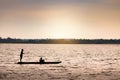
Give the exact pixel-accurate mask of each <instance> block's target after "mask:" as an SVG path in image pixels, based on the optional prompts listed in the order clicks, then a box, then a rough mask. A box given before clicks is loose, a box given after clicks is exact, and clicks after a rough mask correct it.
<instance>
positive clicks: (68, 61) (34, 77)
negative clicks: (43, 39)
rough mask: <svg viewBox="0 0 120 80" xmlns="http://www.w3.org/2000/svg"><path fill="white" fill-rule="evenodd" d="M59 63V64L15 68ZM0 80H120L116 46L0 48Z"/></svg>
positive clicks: (78, 45) (67, 45) (84, 45)
mask: <svg viewBox="0 0 120 80" xmlns="http://www.w3.org/2000/svg"><path fill="white" fill-rule="evenodd" d="M21 49H24V53H25V54H24V56H23V60H22V61H23V62H24V61H25V62H31V61H33V62H38V61H39V59H40V57H43V58H44V59H45V60H46V61H62V63H60V64H41V65H40V64H24V65H19V64H16V63H17V62H19V55H20V51H21ZM0 80H120V45H117V44H114V45H113V44H107V45H105V44H0Z"/></svg>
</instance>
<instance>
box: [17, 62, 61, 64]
mask: <svg viewBox="0 0 120 80" xmlns="http://www.w3.org/2000/svg"><path fill="white" fill-rule="evenodd" d="M59 63H61V61H55V62H18V63H17V64H59Z"/></svg>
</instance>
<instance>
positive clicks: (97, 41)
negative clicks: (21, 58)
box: [0, 37, 120, 44]
mask: <svg viewBox="0 0 120 80" xmlns="http://www.w3.org/2000/svg"><path fill="white" fill-rule="evenodd" d="M0 43H38V44H120V39H16V38H10V37H8V38H2V37H0Z"/></svg>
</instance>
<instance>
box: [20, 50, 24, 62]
mask: <svg viewBox="0 0 120 80" xmlns="http://www.w3.org/2000/svg"><path fill="white" fill-rule="evenodd" d="M23 51H24V50H23V49H21V53H20V62H22V58H23V54H24V53H23Z"/></svg>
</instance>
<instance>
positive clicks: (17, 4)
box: [0, 0, 120, 39]
mask: <svg viewBox="0 0 120 80" xmlns="http://www.w3.org/2000/svg"><path fill="white" fill-rule="evenodd" d="M0 37H13V38H32V39H34V38H86V39H99V38H103V39H120V0H0Z"/></svg>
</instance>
